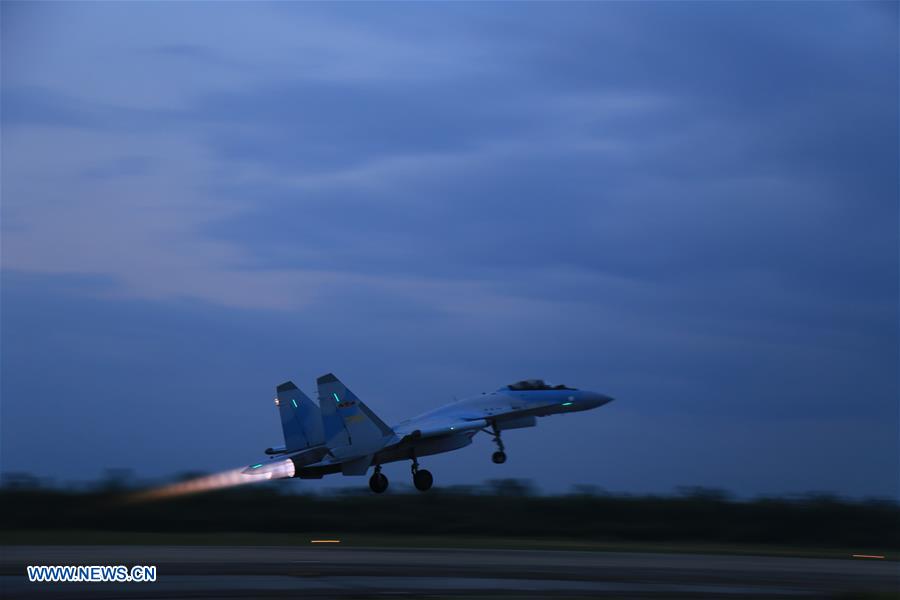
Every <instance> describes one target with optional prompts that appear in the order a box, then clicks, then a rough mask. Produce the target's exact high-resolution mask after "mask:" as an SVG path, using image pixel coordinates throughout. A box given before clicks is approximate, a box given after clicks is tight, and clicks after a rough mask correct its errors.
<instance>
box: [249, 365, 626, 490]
mask: <svg viewBox="0 0 900 600" xmlns="http://www.w3.org/2000/svg"><path fill="white" fill-rule="evenodd" d="M317 384H318V396H319V402H318V404H317V403H315V402H313V401H312V400H311V399H310V398H309V397H308V396H307V395H306V394H304V393H303V392H302V391H300V389H299V388H297V386H296V385H294V384H293V383H292V382H290V381H287V382H285V383H282V384H281V385H279V386H278V387H277V388H276V393H277V396H276V398H275V405H276V406H277V407H278V412H279V414H280V415H281V426H282V429H283V430H284V446H280V447H277V448H267V449H266V454H267V455H269V456H270V462H268V463H257V464H255V465H251V466H249V467H247V468H246V469H244V471H243V472H244V473H246V474H248V475H253V476H254V477H260V476H263V477H265V478H267V479H281V478H287V477H300V478H302V479H320V478H322V477H323V476H325V475H328V474H331V473H341V474H343V475H356V476H362V475H366V473H368V470H369V467H374V472H373V474H372V476H371V478H370V479H369V488H371V490H372V491H373V492H375V493H376V494H381V493H383V492H384V491H385V490H387V488H388V478H387V477H386V476H385V475H384V473H382V472H381V466H382V465H384V464H386V463H389V462H396V461H402V460H409V461H412V469H411V470H412V479H413V484H414V485H415V487H416V489H418V490H420V491H423V492H424V491H426V490H428V489H430V488H431V486H432V484H433V483H434V478H433V477H432V475H431V473H430V472H429V471H427V470H425V469H422V468H419V461H418V459H419V458H421V457H423V456H429V455H432V454H440V453H442V452H451V451H453V450H458V449H460V448H463V447H465V446H468V445H469V444H471V443H472V438H473V437H474V436H475V435H476V434H477V433H479V432H484V433H487V434H488V435H491V436H492V438H493V441H494V443H495V444H496V445H497V451H496V452H494V453H493V456H492V457H491V458H492V460H493V461H494V462H495V463H497V464H502V463H504V462H506V450H505V448H504V446H503V441H502V440H501V438H500V433H501V432H502V431H505V430H507V429H520V428H523V427H534V426H535V425H536V424H537V417H546V416H548V415H555V414H560V413H571V412H578V411H583V410H590V409H592V408H597V407H599V406H603V405H604V404H608V403H609V402H612V400H613V399H612V398H610V397H609V396H605V395H603V394H598V393H596V392H589V391H586V390H578V389H575V388H571V387H567V386H565V385H549V384H547V383H544V381H542V380H540V379H527V380H525V381H519V382H518V383H513V384H510V385H507V386H504V387H502V388H500V389H498V390H497V391H495V392H489V393H484V394H481V395H479V396H474V397H471V398H465V399H462V400H458V401H456V402H453V403H451V404H447V405H446V406H442V407H440V408H438V409H435V410H432V411H431V412H427V413H425V414H422V415H419V416H417V417H414V418H412V419H407V420H406V421H403V422H401V423H399V424H397V425H396V426H394V427H389V426H388V425H386V424H385V423H384V421H382V420H381V419H379V418H378V416H377V415H376V414H375V413H373V412H372V411H371V410H370V409H369V407H368V406H366V405H365V404H364V403H363V401H362V400H360V399H359V398H358V397H357V396H356V394H354V393H353V392H351V391H350V390H349V389H348V388H347V387H346V386H345V385H344V384H343V383H341V382H340V380H339V379H338V378H337V377H335V376H334V375H333V374H331V373H329V374H327V375H323V376H322V377H319V378H318V380H317Z"/></svg>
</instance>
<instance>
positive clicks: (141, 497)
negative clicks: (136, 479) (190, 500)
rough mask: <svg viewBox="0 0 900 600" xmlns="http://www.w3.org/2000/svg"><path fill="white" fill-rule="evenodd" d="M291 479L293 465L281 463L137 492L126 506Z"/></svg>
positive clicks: (128, 498)
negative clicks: (130, 503)
mask: <svg viewBox="0 0 900 600" xmlns="http://www.w3.org/2000/svg"><path fill="white" fill-rule="evenodd" d="M293 476H294V462H293V461H291V460H280V461H277V462H273V463H269V464H265V465H259V466H257V465H254V466H253V467H244V468H238V469H231V470H229V471H222V472H221V473H216V474H214V475H205V476H203V477H197V478H196V479H190V480H188V481H181V482H179V483H172V484H169V485H164V486H161V487H158V488H153V489H149V490H145V491H143V492H136V493H134V494H131V495H129V496H128V497H127V498H126V499H125V500H126V501H127V502H153V501H156V500H166V499H169V498H175V497H178V496H187V495H190V494H200V493H203V492H211V491H213V490H221V489H225V488H231V487H237V486H240V485H247V484H249V483H259V482H261V481H270V480H272V479H284V478H287V477H293Z"/></svg>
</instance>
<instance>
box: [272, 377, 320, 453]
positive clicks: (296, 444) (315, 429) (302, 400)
mask: <svg viewBox="0 0 900 600" xmlns="http://www.w3.org/2000/svg"><path fill="white" fill-rule="evenodd" d="M275 389H276V392H277V393H278V396H277V398H276V401H275V402H276V404H278V413H279V414H280V415H281V428H282V430H283V431H284V446H285V450H286V451H288V452H293V451H295V450H304V449H306V448H311V447H312V446H318V445H320V444H322V443H323V442H324V441H325V437H324V434H323V428H322V411H321V410H320V409H319V407H318V406H316V403H315V402H313V401H312V400H310V398H309V396H307V395H306V394H304V393H303V392H302V391H300V390H299V389H298V388H297V386H296V385H294V383H293V382H292V381H286V382H284V383H282V384H281V385H279V386H278V387H277V388H275Z"/></svg>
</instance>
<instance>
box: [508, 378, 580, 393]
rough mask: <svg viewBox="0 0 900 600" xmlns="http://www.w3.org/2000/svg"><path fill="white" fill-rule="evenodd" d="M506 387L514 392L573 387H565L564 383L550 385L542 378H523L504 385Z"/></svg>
mask: <svg viewBox="0 0 900 600" xmlns="http://www.w3.org/2000/svg"><path fill="white" fill-rule="evenodd" d="M506 387H507V388H508V389H510V390H513V391H514V392H526V391H535V390H574V389H575V388H570V387H566V386H564V385H551V384H549V383H546V382H545V381H544V380H543V379H523V380H522V381H517V382H516V383H511V384H509V385H508V386H506Z"/></svg>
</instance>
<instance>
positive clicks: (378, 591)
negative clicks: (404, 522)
mask: <svg viewBox="0 0 900 600" xmlns="http://www.w3.org/2000/svg"><path fill="white" fill-rule="evenodd" d="M79 564H80V565H125V566H129V567H130V566H132V565H135V564H139V565H155V566H156V567H157V568H158V575H157V581H156V582H155V583H117V584H112V583H29V582H28V581H27V578H26V577H25V566H26V565H79ZM0 582H2V590H3V595H4V597H6V598H63V599H70V598H103V599H113V598H139V599H151V598H181V597H191V598H286V597H295V596H296V597H300V596H302V597H304V598H376V597H377V598H424V597H428V598H459V597H479V598H487V597H490V598H518V597H529V598H543V597H546V598H550V597H554V598H558V597H568V598H596V597H615V598H794V597H798V598H823V597H826V598H827V597H837V596H840V597H842V598H846V597H851V598H852V597H853V595H855V594H863V593H883V594H888V595H890V594H892V593H898V592H900V565H898V563H897V562H893V561H884V560H880V561H879V560H858V559H850V558H847V559H846V560H842V559H814V558H785V557H762V556H723V555H704V554H650V553H629V552H575V551H545V550H488V549H485V550H469V549H433V548H428V549H425V548H415V549H412V548H410V549H400V548H354V547H346V546H341V545H321V546H319V545H317V546H304V547H282V546H278V547H276V546H261V547H260V546H241V547H236V546H228V547H211V546H177V547H175V546H8V547H6V548H4V549H3V555H2V558H0ZM888 597H890V596H888Z"/></svg>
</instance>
